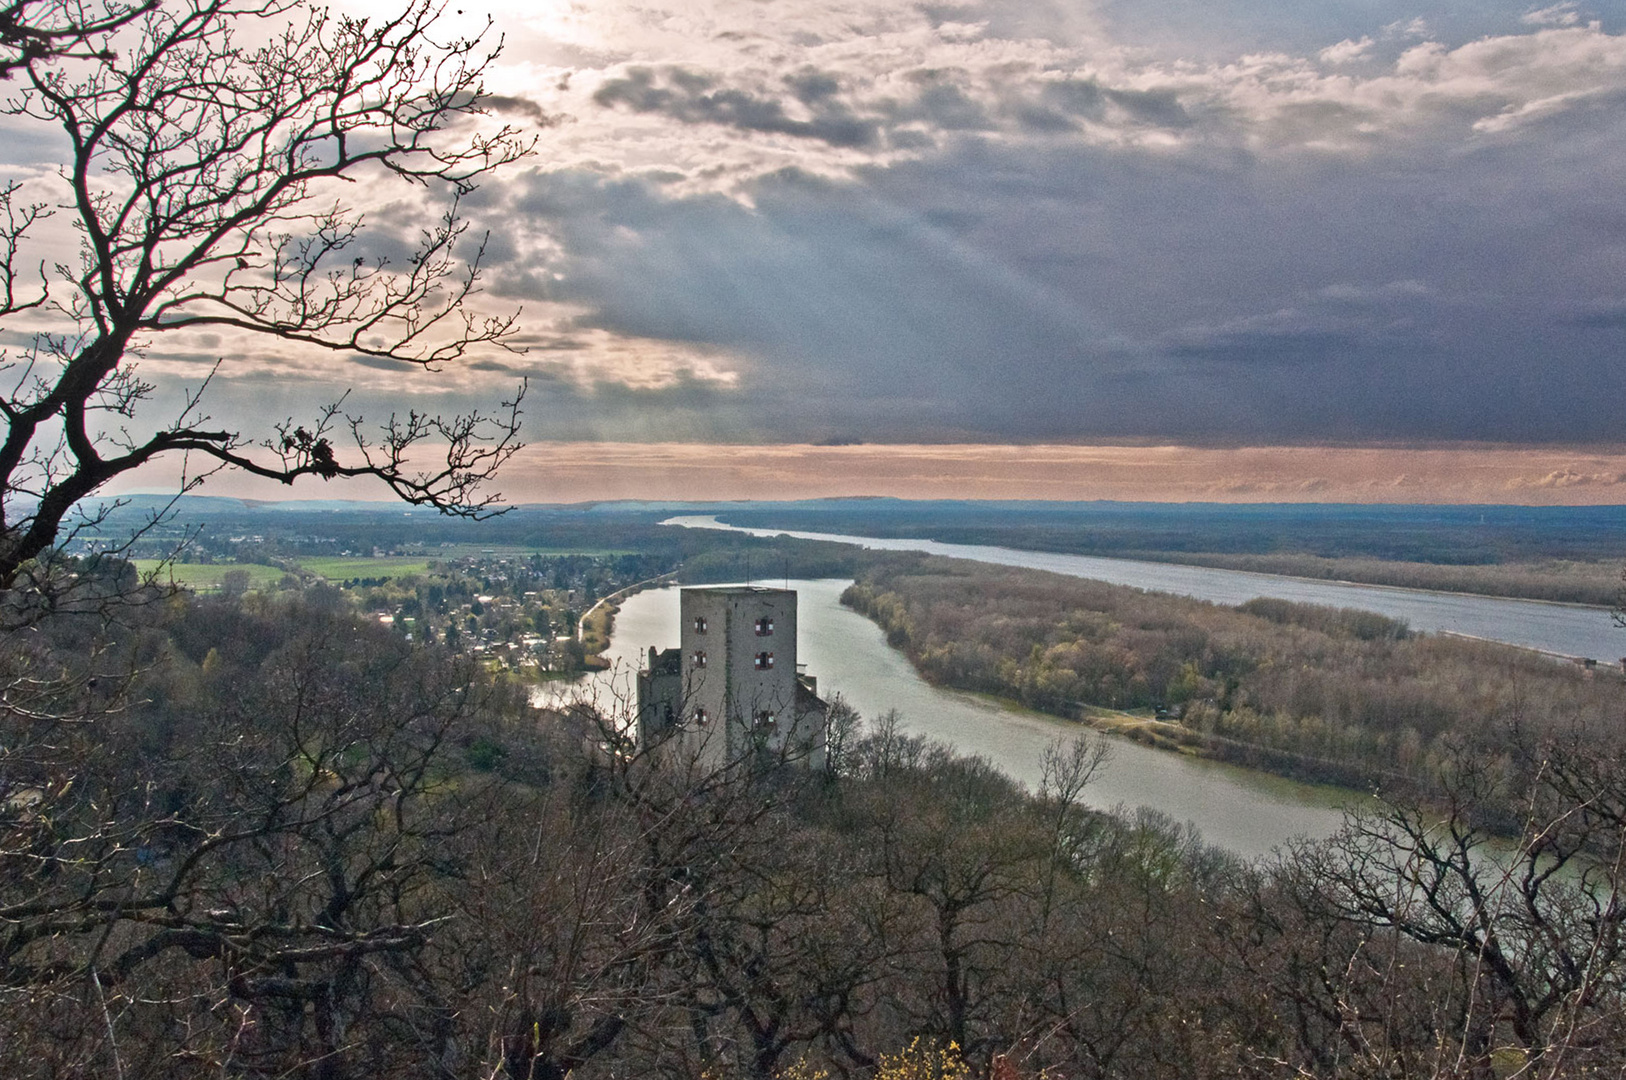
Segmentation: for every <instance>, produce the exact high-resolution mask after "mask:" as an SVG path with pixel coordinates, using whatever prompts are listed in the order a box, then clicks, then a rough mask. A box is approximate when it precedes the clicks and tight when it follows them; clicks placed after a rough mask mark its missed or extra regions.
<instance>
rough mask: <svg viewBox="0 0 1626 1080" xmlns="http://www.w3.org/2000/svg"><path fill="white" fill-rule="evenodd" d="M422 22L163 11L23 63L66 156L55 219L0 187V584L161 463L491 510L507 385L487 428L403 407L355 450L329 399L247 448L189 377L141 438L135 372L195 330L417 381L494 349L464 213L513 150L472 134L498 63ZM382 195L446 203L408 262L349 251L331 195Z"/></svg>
mask: <svg viewBox="0 0 1626 1080" xmlns="http://www.w3.org/2000/svg"><path fill="white" fill-rule="evenodd" d="M13 10H15V7H14V9H13ZM28 10H39V11H47V10H57V9H55V8H49V9H48V8H45V7H41V8H38V9H35V8H32V7H30V8H29V9H28ZM108 10H110V11H117V12H121V13H123V14H125V15H127V14H129V13H128V12H125V11H124V9H108ZM440 14H441V9H440V7H439V6H438V5H437V4H436V3H434V2H433V0H412V2H410V4H409V6H408V7H407V8H406V9H405V10H403V11H401V12H400V13H399V14H397V15H395V16H393V17H389V18H384V19H379V20H369V19H361V18H355V17H351V16H345V15H340V14H336V13H333V12H330V11H328V10H326V9H324V8H320V7H315V6H312V5H310V4H307V3H304V2H303V0H241V2H240V0H183V2H181V3H178V4H174V5H167V6H165V7H163V8H159V9H154V10H151V11H144V12H141V13H140V14H139V18H136V19H135V21H133V22H128V20H127V19H124V18H123V15H121V16H120V19H121V20H122V21H125V22H128V25H124V26H122V29H121V28H120V26H119V20H115V21H114V22H107V21H106V20H104V21H102V22H95V21H92V22H89V23H86V24H84V25H85V26H86V27H88V28H89V29H87V30H86V33H85V35H84V41H85V43H86V46H85V47H84V48H82V49H81V48H78V47H74V48H68V49H63V50H60V57H61V58H59V59H58V60H57V61H56V62H54V63H45V62H29V63H26V64H24V65H22V67H21V68H20V70H19V74H20V78H19V80H18V81H19V83H20V84H21V85H20V87H19V90H18V92H17V94H16V95H15V96H14V97H12V98H11V99H10V101H9V102H8V108H9V111H10V112H11V113H12V115H14V116H16V117H19V118H23V119H27V120H33V121H37V122H38V123H40V124H41V125H45V126H49V127H54V128H55V129H56V130H57V132H58V137H60V138H61V139H62V140H63V142H64V145H65V146H66V148H67V160H65V161H64V162H63V163H62V165H61V168H60V171H59V184H60V187H61V190H62V195H61V196H60V202H54V201H52V200H49V199H47V200H45V201H38V200H36V201H30V199H31V198H32V196H31V195H30V193H29V192H27V191H25V189H24V186H23V185H21V184H19V183H13V184H11V185H10V186H8V187H6V188H4V189H0V317H4V318H5V319H7V320H8V323H9V324H10V325H11V326H13V327H15V326H16V325H17V324H18V323H19V322H23V323H27V324H30V326H29V328H30V329H32V330H33V331H34V332H33V334H32V339H31V340H32V345H31V346H30V347H28V348H27V349H25V350H24V351H22V352H21V353H18V354H15V355H9V356H5V357H4V364H3V366H0V372H3V373H4V377H5V380H6V385H5V386H4V388H3V390H0V415H3V416H4V418H5V421H6V433H5V436H4V439H3V441H0V588H8V589H9V588H15V587H17V586H19V584H23V583H25V582H23V581H22V577H21V576H22V575H24V574H25V573H27V572H28V568H29V567H31V566H38V565H39V561H40V560H42V559H43V558H45V557H47V556H49V554H50V553H51V552H52V551H53V549H56V548H59V547H60V545H61V542H62V537H63V532H64V529H65V528H66V529H69V530H71V529H72V528H73V527H74V525H73V522H74V519H73V517H72V516H71V515H72V514H73V512H74V508H75V507H76V506H77V505H79V504H80V503H81V501H82V500H85V499H86V498H87V496H90V495H91V494H93V493H94V492H96V491H97V490H98V489H100V488H102V487H103V485H105V484H107V483H108V482H109V481H110V480H113V479H114V478H115V477H118V476H120V475H122V474H124V473H127V472H129V471H130V470H132V469H135V468H138V467H140V466H142V465H144V464H146V463H147V462H149V461H152V460H153V459H155V458H158V457H160V456H164V455H188V456H189V460H192V461H194V462H196V461H200V460H201V461H203V462H205V463H207V465H206V468H207V469H217V468H230V469H237V470H241V471H244V472H247V473H251V474H253V475H256V476H260V477H265V478H269V479H273V480H278V481H281V482H283V483H290V484H291V483H292V482H294V481H295V480H297V479H298V478H300V477H302V476H315V477H319V478H323V479H333V478H337V477H360V476H370V477H375V478H377V479H378V480H381V481H383V482H384V483H385V484H387V485H388V486H389V487H390V488H391V489H392V490H393V491H394V492H395V493H396V494H397V495H399V496H400V497H401V498H403V499H405V500H406V501H408V502H410V503H413V504H419V505H430V506H434V507H437V508H438V509H440V510H442V511H445V512H449V513H454V514H462V515H468V516H479V515H481V514H482V513H486V512H489V511H490V510H491V508H492V504H493V502H494V501H495V500H494V497H493V496H491V495H489V494H487V493H484V492H483V491H482V490H481V484H482V482H483V481H485V480H486V479H488V478H489V477H490V476H491V474H492V472H493V470H494V469H495V468H496V467H497V466H498V465H499V464H501V463H502V462H503V461H504V460H506V459H507V458H508V457H509V456H510V455H512V454H513V453H514V452H515V450H517V449H518V447H519V441H518V436H519V417H520V407H519V406H520V399H521V397H522V396H523V386H522V387H521V388H520V392H519V393H517V394H516V395H514V397H513V398H512V399H511V400H509V401H506V402H504V403H503V404H502V405H501V406H500V407H499V408H498V409H497V410H496V411H495V412H494V413H486V412H481V411H474V412H470V413H466V414H462V415H455V416H436V415H430V414H425V413H420V412H417V411H415V410H414V411H411V412H409V413H407V414H406V415H404V416H399V415H395V416H390V417H389V418H388V419H387V420H385V421H384V422H383V423H382V425H381V426H380V427H379V428H378V429H376V430H374V429H369V428H368V427H367V426H366V425H365V424H364V422H363V420H362V419H361V418H360V417H356V416H351V415H347V414H346V412H345V411H344V408H343V406H342V402H341V403H336V404H331V405H328V406H326V407H324V408H320V409H318V410H316V412H315V413H314V415H312V416H310V417H306V418H303V420H301V421H296V420H295V419H292V418H290V419H288V420H286V421H284V422H282V423H279V424H275V425H273V427H272V428H271V429H270V430H267V431H263V432H258V433H245V432H243V431H238V430H231V429H229V428H225V427H219V426H214V425H213V424H212V423H211V420H210V417H209V415H208V413H207V411H206V397H207V394H206V391H207V388H208V385H209V379H207V378H206V379H204V380H203V383H202V385H201V386H198V387H194V388H191V389H189V390H187V391H186V392H185V393H184V395H183V396H184V401H183V402H182V403H181V404H180V405H179V406H178V407H177V409H176V411H175V412H174V413H172V414H170V415H168V416H167V418H165V419H164V420H162V421H161V422H157V423H154V420H153V418H152V417H151V416H147V415H145V413H146V412H151V411H152V403H151V402H150V400H149V399H150V398H151V396H152V394H153V392H154V391H155V390H156V389H157V387H156V385H155V384H154V383H152V382H150V381H147V380H146V379H144V378H142V377H141V376H140V375H138V374H137V371H136V366H135V361H136V360H137V359H138V358H139V357H140V356H141V355H143V353H145V352H147V351H157V350H159V349H162V348H163V347H164V342H165V341H166V340H167V339H168V338H170V337H171V336H173V335H175V334H177V333H179V332H185V331H198V330H207V331H211V332H217V333H222V334H224V335H226V336H227V337H228V338H234V339H235V340H236V341H237V342H239V343H245V342H246V343H252V342H259V343H262V344H269V343H272V342H280V343H282V344H283V346H285V347H289V348H299V349H307V350H315V351H317V352H318V353H321V352H328V353H332V354H335V355H340V356H345V355H358V356H365V357H371V358H375V359H384V360H391V361H404V362H406V363H408V364H412V365H417V366H419V367H422V368H426V369H430V370H434V369H437V368H439V367H440V366H442V365H444V364H446V363H448V362H451V361H455V360H457V359H459V358H461V357H463V356H465V355H467V354H469V353H470V351H471V350H476V349H481V348H505V347H507V346H508V345H509V344H510V341H511V337H512V335H513V333H514V330H515V315H514V314H512V313H510V314H500V315H487V314H482V313H479V312H477V311H476V310H475V307H474V304H473V303H472V301H473V299H474V297H475V296H476V294H477V293H478V292H479V291H480V273H481V270H480V262H481V255H482V254H483V250H484V244H483V243H475V242H474V241H473V238H467V239H466V235H467V228H468V226H467V224H466V223H465V222H464V221H463V220H462V219H461V218H460V216H459V214H458V200H459V199H460V197H461V196H463V195H465V194H467V193H468V192H469V191H470V190H472V189H473V187H474V185H475V183H476V181H477V180H478V179H479V178H480V177H481V176H483V175H485V174H487V173H489V172H490V171H491V170H492V169H494V168H496V167H498V166H500V165H502V164H504V163H507V162H511V161H513V160H515V159H516V158H517V157H519V156H521V155H523V154H524V153H525V152H526V151H527V149H528V145H529V144H528V142H527V140H526V138H525V137H524V136H523V135H522V134H521V133H520V132H519V131H517V130H516V129H513V128H511V127H508V126H498V125H496V124H494V123H487V122H485V121H484V118H483V115H482V110H481V107H480V102H481V95H482V81H481V80H482V76H483V73H484V71H485V70H486V68H487V67H488V65H489V64H490V63H491V61H492V59H493V58H494V56H495V55H496V49H497V46H498V45H499V44H500V42H496V41H491V40H487V38H486V35H476V36H474V37H471V38H456V37H453V38H450V39H446V40H442V39H441V38H440V36H439V35H440V31H441V28H440V26H439V23H438V20H439V16H440ZM250 35H252V36H254V37H256V38H257V39H258V40H256V41H253V42H247V41H245V40H244V39H245V38H246V37H248V36H250ZM4 41H5V38H4V33H3V25H0V46H3V44H4ZM115 44H116V45H118V46H119V48H118V49H117V50H115V49H114V48H113V45H115ZM454 129H455V130H454ZM381 178H382V179H384V180H394V181H396V182H399V183H402V184H406V185H420V186H426V187H430V188H433V189H436V190H438V191H440V192H441V193H442V194H443V195H444V198H445V205H444V208H443V210H442V211H441V213H440V216H439V217H438V218H436V219H435V220H433V221H432V222H431V223H430V224H428V225H427V226H425V227H424V228H423V229H422V230H421V232H420V234H419V237H418V240H417V243H416V246H415V248H414V250H413V251H412V252H411V254H410V256H409V257H408V258H407V259H406V260H405V262H404V264H403V265H396V264H394V263H392V262H390V261H389V260H388V259H386V258H384V257H381V256H369V255H367V254H363V253H362V250H361V249H362V237H363V234H362V215H361V213H360V212H359V211H358V210H356V209H355V208H354V207H352V206H349V205H347V204H346V203H345V202H344V201H342V200H341V199H339V198H338V197H337V192H338V190H339V189H340V187H341V186H342V185H341V183H340V182H342V181H351V182H356V181H364V180H365V181H375V180H378V179H381ZM59 213H60V214H63V215H66V216H67V217H68V219H69V220H70V221H71V224H72V227H73V229H74V231H75V232H76V234H77V237H78V245H77V246H78V250H77V252H74V253H72V254H70V255H69V256H67V257H63V258H60V259H57V260H55V261H54V262H50V263H49V265H48V261H40V262H38V263H37V264H36V263H35V262H33V261H32V259H31V258H30V255H29V252H30V251H31V248H30V244H31V243H34V242H35V239H34V234H35V233H37V232H38V231H39V230H40V229H41V228H43V227H44V224H45V219H47V218H49V217H51V216H52V215H54V214H59ZM465 243H467V244H468V245H469V246H472V247H473V249H474V250H475V254H474V255H473V257H472V258H471V259H469V260H466V261H465V260H464V259H463V258H462V257H461V256H460V254H459V251H460V250H463V249H464V245H465ZM144 403H147V405H148V408H146V409H145V410H144V409H143V404H144ZM339 444H348V448H346V447H345V446H343V445H339ZM431 454H432V455H433V460H432V461H431V460H430V455H431Z"/></svg>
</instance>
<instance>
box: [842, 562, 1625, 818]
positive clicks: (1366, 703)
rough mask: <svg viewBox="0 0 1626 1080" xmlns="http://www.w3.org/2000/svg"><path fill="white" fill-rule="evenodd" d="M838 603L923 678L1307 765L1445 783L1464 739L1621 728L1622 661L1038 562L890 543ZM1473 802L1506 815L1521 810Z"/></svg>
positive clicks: (1335, 775)
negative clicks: (1223, 598) (1146, 715)
mask: <svg viewBox="0 0 1626 1080" xmlns="http://www.w3.org/2000/svg"><path fill="white" fill-rule="evenodd" d="M843 600H844V602H845V603H847V604H848V605H849V606H851V607H853V608H855V609H856V610H858V611H859V612H861V613H863V614H865V615H867V616H869V617H870V618H872V619H874V620H875V621H876V622H877V623H879V625H880V626H881V627H882V629H884V630H885V631H886V633H887V637H888V640H889V641H890V642H891V643H892V644H893V645H895V646H897V647H898V648H901V649H902V650H904V651H905V652H906V653H907V654H908V656H909V657H910V659H911V660H912V661H913V662H914V664H915V665H916V667H917V668H919V670H920V671H921V672H922V674H923V675H925V676H926V678H928V679H929V680H931V681H933V682H936V683H938V684H940V685H944V686H950V687H955V688H958V689H963V690H973V691H979V692H984V693H989V694H995V695H998V696H1001V697H1006V698H1012V699H1015V700H1017V701H1019V702H1021V703H1023V704H1025V705H1028V706H1030V707H1032V708H1035V709H1040V710H1042V711H1046V712H1050V713H1054V714H1057V715H1062V716H1074V717H1086V716H1087V715H1088V714H1089V710H1090V709H1091V708H1092V707H1102V708H1109V709H1118V710H1132V709H1138V710H1148V711H1152V710H1157V711H1160V714H1161V715H1163V716H1166V717H1168V718H1169V719H1170V720H1171V721H1177V724H1178V727H1177V728H1176V725H1175V724H1173V723H1171V724H1169V725H1163V727H1164V728H1165V729H1170V728H1173V729H1175V738H1174V740H1173V741H1174V744H1175V745H1176V746H1177V747H1183V748H1185V749H1188V750H1198V751H1201V752H1204V753H1206V754H1208V755H1210V756H1214V757H1218V758H1223V759H1226V760H1231V761H1236V762H1239V763H1242V764H1247V765H1251V766H1254V767H1258V768H1264V769H1268V770H1271V771H1274V772H1279V773H1283V774H1286V775H1290V776H1296V777H1299V778H1301V779H1308V780H1318V781H1326V782H1333V783H1340V784H1344V785H1346V786H1350V787H1356V788H1362V789H1366V788H1378V789H1385V790H1397V791H1407V792H1412V793H1420V794H1430V795H1438V794H1439V783H1440V782H1439V779H1438V778H1439V776H1440V775H1441V772H1442V769H1443V768H1444V763H1445V761H1446V760H1448V759H1450V758H1451V757H1453V756H1454V755H1457V754H1458V753H1461V752H1464V751H1466V752H1471V753H1473V754H1475V755H1476V756H1479V757H1482V758H1484V759H1485V760H1487V761H1492V762H1500V761H1503V760H1504V759H1505V757H1506V748H1505V743H1506V741H1507V739H1508V733H1509V732H1510V731H1523V732H1529V733H1532V734H1533V735H1535V736H1539V737H1548V736H1552V735H1556V734H1561V733H1569V732H1587V733H1591V734H1594V735H1597V736H1598V737H1606V736H1607V737H1612V736H1613V734H1614V733H1615V732H1616V730H1617V729H1618V726H1619V717H1620V708H1621V701H1622V691H1623V680H1622V676H1621V674H1620V673H1619V672H1618V671H1615V670H1613V669H1605V668H1597V669H1590V670H1589V669H1583V668H1580V667H1577V666H1574V665H1570V664H1563V663H1558V662H1555V661H1554V660H1553V659H1551V658H1550V657H1547V656H1543V655H1541V654H1539V653H1534V652H1531V651H1529V650H1524V649H1518V648H1514V647H1512V646H1505V645H1499V644H1496V643H1492V642H1483V641H1474V640H1469V639H1465V638H1457V637H1450V636H1444V635H1421V634H1413V633H1411V632H1410V631H1409V630H1408V629H1407V628H1406V627H1405V626H1404V625H1402V624H1400V623H1398V622H1395V621H1393V620H1390V619H1386V618H1384V617H1382V616H1379V615H1374V614H1371V613H1367V612H1359V611H1351V610H1337V609H1330V608H1322V607H1316V606H1313V605H1305V604H1297V603H1292V602H1289V601H1285V600H1276V599H1266V598H1260V599H1256V600H1252V601H1249V602H1248V603H1245V604H1243V605H1241V606H1240V607H1236V608H1230V607H1223V606H1218V605H1214V604H1209V603H1206V602H1203V601H1197V600H1190V599H1186V598H1183V597H1177V596H1173V595H1169V594H1165V593H1154V592H1144V591H1141V590H1139V589H1132V588H1127V587H1124V586H1116V585H1107V584H1104V583H1101V582H1095V581H1089V580H1085V579H1080V578H1074V577H1068V576H1064V575H1057V574H1048V573H1044V572H1041V571H1029V570H1018V569H1009V568H1002V567H995V566H987V565H983V564H977V563H970V562H964V561H958V560H946V559H929V558H923V557H921V558H914V557H909V558H899V559H894V560H891V561H889V562H886V563H884V564H879V565H877V566H876V567H874V568H872V569H870V570H868V571H866V572H865V573H863V574H862V575H860V577H859V579H858V581H857V582H855V583H854V585H853V586H852V587H851V588H849V589H848V590H847V592H846V593H845V594H844V596H843ZM1481 809H1482V811H1483V812H1485V813H1487V814H1489V815H1491V816H1492V817H1494V818H1496V819H1498V820H1500V822H1501V827H1503V828H1505V829H1513V828H1515V822H1516V819H1517V817H1518V812H1519V807H1518V806H1517V805H1516V804H1509V805H1506V806H1502V807H1499V808H1492V807H1489V806H1485V807H1482V808H1481Z"/></svg>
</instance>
